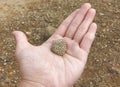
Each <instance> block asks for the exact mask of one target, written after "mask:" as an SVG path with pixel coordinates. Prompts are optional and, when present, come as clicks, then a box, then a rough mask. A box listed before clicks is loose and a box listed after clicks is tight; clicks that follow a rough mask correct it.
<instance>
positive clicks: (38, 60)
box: [13, 3, 97, 87]
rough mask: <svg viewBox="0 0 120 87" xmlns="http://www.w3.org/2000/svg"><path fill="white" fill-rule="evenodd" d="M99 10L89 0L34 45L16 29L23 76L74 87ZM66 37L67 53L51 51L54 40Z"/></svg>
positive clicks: (48, 85)
mask: <svg viewBox="0 0 120 87" xmlns="http://www.w3.org/2000/svg"><path fill="white" fill-rule="evenodd" d="M95 13H96V12H95V10H94V9H93V8H91V5H90V4H88V3H86V4H84V5H83V6H82V7H81V8H80V9H77V10H75V11H74V12H73V13H72V14H71V15H70V16H68V17H67V18H66V19H65V20H64V21H63V23H62V24H61V25H60V26H59V27H58V29H57V30H56V32H55V33H54V34H53V35H52V36H51V37H50V38H49V39H48V40H47V41H46V42H45V43H43V44H42V45H41V46H33V45H31V44H30V43H29V42H28V41H27V38H26V36H25V34H24V33H22V32H20V31H14V32H13V34H14V36H15V39H16V43H17V47H16V57H17V60H18V62H19V65H20V72H21V76H22V79H23V80H25V81H27V82H34V83H37V84H39V83H40V84H42V85H43V86H45V87H71V86H72V85H73V84H74V83H75V81H76V80H78V78H79V76H80V75H81V73H82V71H83V69H84V66H85V64H86V61H87V57H88V53H89V50H90V47H91V45H92V42H93V40H94V36H95V32H96V29H97V26H96V24H95V23H92V21H93V19H94V16H95ZM56 39H64V41H65V42H66V43H67V52H66V54H65V55H63V56H58V55H56V54H54V53H53V52H51V50H50V46H51V43H52V41H53V40H56Z"/></svg>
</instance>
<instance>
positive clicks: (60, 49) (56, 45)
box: [51, 39, 67, 56]
mask: <svg viewBox="0 0 120 87" xmlns="http://www.w3.org/2000/svg"><path fill="white" fill-rule="evenodd" d="M66 50H67V47H66V43H65V41H64V40H63V39H58V40H54V41H53V42H52V45H51V51H52V52H53V53H55V54H57V55H60V56H63V55H64V54H65V52H66Z"/></svg>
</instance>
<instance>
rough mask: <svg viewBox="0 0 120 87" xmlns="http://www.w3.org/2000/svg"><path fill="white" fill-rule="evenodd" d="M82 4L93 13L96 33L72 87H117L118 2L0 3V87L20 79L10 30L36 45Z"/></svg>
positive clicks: (13, 84) (119, 81)
mask: <svg viewBox="0 0 120 87" xmlns="http://www.w3.org/2000/svg"><path fill="white" fill-rule="evenodd" d="M85 2H89V3H91V4H92V6H93V8H95V9H96V10H97V15H96V18H95V20H94V21H95V22H96V23H97V24H98V30H97V34H96V39H95V41H94V44H93V46H92V49H91V51H90V55H89V59H88V62H87V66H86V68H85V71H84V72H83V74H82V77H81V78H80V79H79V80H78V82H76V84H75V85H74V87H120V0H0V87H17V83H18V81H19V80H20V75H19V69H18V64H17V62H16V60H15V56H14V52H15V41H14V39H13V36H12V31H14V30H20V31H23V32H24V33H26V35H27V37H28V40H29V42H30V43H32V44H34V45H40V44H42V43H43V42H44V41H45V40H47V39H48V38H49V37H50V36H51V35H52V34H53V33H54V31H55V30H56V29H57V27H58V26H59V25H60V24H61V22H62V21H63V20H64V19H65V18H66V17H67V16H68V15H69V14H70V13H71V12H72V11H74V10H75V9H77V8H79V7H80V6H81V5H82V4H83V3H85Z"/></svg>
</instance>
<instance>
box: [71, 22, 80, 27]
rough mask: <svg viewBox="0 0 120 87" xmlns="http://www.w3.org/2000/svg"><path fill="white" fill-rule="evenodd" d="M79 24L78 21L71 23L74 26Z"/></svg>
mask: <svg viewBox="0 0 120 87" xmlns="http://www.w3.org/2000/svg"><path fill="white" fill-rule="evenodd" d="M78 25H79V23H77V22H73V23H71V26H72V27H76V26H78Z"/></svg>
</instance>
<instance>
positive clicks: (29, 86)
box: [18, 80, 47, 87]
mask: <svg viewBox="0 0 120 87" xmlns="http://www.w3.org/2000/svg"><path fill="white" fill-rule="evenodd" d="M18 87H47V86H45V85H43V84H41V83H37V82H32V81H27V80H21V81H20V82H19V84H18Z"/></svg>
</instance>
